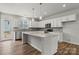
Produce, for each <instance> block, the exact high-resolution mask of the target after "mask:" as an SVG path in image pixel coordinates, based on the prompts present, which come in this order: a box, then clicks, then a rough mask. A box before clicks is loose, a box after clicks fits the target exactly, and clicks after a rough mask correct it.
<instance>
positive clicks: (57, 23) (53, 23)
mask: <svg viewBox="0 0 79 59" xmlns="http://www.w3.org/2000/svg"><path fill="white" fill-rule="evenodd" d="M60 20H61V19H59V18H56V19H53V20H51V27H62V23H61V21H60Z"/></svg>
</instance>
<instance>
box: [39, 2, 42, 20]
mask: <svg viewBox="0 0 79 59" xmlns="http://www.w3.org/2000/svg"><path fill="white" fill-rule="evenodd" d="M41 5H42V3H40V17H39V19H40V20H42V15H41V13H42V12H41V10H42V8H41Z"/></svg>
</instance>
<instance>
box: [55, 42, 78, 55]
mask: <svg viewBox="0 0 79 59" xmlns="http://www.w3.org/2000/svg"><path fill="white" fill-rule="evenodd" d="M56 55H79V45H75V44H71V43H67V42H62V43H59V45H58V52H57V53H56Z"/></svg>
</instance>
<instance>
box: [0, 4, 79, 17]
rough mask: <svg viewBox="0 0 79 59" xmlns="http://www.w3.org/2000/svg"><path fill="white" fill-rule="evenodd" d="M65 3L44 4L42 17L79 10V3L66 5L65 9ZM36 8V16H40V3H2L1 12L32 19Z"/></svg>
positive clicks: (0, 5)
mask: <svg viewBox="0 0 79 59" xmlns="http://www.w3.org/2000/svg"><path fill="white" fill-rule="evenodd" d="M63 4H64V3H43V4H42V5H41V15H42V16H43V17H45V16H49V15H53V14H56V13H59V12H62V11H66V10H72V9H76V8H79V4H78V3H67V4H66V3H65V4H66V7H65V8H63V7H62V5H63ZM32 8H35V16H36V17H39V16H40V4H39V3H0V11H1V12H5V13H10V14H15V15H21V16H26V17H32V16H33V11H32Z"/></svg>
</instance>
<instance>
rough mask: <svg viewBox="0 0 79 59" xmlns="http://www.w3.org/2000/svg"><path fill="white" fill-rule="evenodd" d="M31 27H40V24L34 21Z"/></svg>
mask: <svg viewBox="0 0 79 59" xmlns="http://www.w3.org/2000/svg"><path fill="white" fill-rule="evenodd" d="M31 27H39V23H38V22H35V21H32V23H31Z"/></svg>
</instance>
